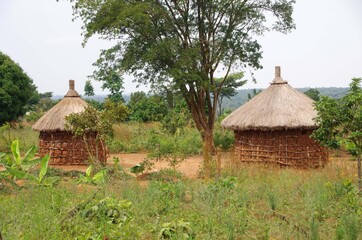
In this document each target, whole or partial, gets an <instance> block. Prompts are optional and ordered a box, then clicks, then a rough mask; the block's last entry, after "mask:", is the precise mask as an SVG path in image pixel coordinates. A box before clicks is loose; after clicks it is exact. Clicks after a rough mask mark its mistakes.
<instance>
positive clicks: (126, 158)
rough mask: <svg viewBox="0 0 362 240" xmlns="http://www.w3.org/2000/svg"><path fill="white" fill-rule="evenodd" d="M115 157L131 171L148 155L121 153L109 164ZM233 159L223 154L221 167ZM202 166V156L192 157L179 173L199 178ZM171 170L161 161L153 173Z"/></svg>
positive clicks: (228, 154)
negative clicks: (166, 169)
mask: <svg viewBox="0 0 362 240" xmlns="http://www.w3.org/2000/svg"><path fill="white" fill-rule="evenodd" d="M113 157H118V158H119V160H120V164H121V166H122V167H124V168H125V169H129V168H131V167H133V166H134V165H136V164H137V163H140V162H142V161H143V160H144V159H145V158H146V157H147V154H146V153H120V154H111V155H110V157H109V158H108V161H107V164H108V165H111V164H113V161H112V159H113ZM230 158H231V153H222V154H221V155H220V159H221V166H224V165H225V164H226V162H227V161H228V160H229V159H230ZM201 165H202V156H192V157H189V158H187V159H185V161H183V162H182V163H181V165H180V166H179V167H178V168H177V170H178V171H180V172H182V173H183V174H184V175H185V176H186V177H187V178H197V177H198V171H199V169H200V166H201ZM51 167H56V168H61V169H63V170H79V171H85V170H86V169H87V167H88V166H74V165H73V166H63V165H62V166H60V165H52V166H51ZM164 168H170V166H169V165H168V162H166V161H159V162H155V165H154V168H153V170H151V172H153V171H158V170H160V169H164Z"/></svg>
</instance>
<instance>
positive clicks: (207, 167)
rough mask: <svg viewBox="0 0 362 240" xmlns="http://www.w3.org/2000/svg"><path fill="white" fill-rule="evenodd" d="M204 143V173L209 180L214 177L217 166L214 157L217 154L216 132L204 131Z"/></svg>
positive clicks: (202, 135)
mask: <svg viewBox="0 0 362 240" xmlns="http://www.w3.org/2000/svg"><path fill="white" fill-rule="evenodd" d="M201 137H202V142H203V158H204V171H205V177H206V178H209V177H211V176H212V175H213V173H214V170H215V168H216V165H215V164H214V159H213V155H215V154H216V149H215V144H214V132H213V130H210V131H207V132H206V131H204V132H202V133H201Z"/></svg>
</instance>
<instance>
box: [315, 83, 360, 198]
mask: <svg viewBox="0 0 362 240" xmlns="http://www.w3.org/2000/svg"><path fill="white" fill-rule="evenodd" d="M361 81H362V78H353V79H352V82H351V84H350V89H349V91H348V94H347V95H346V96H344V97H343V98H341V99H332V98H329V97H325V96H322V98H321V99H320V100H319V101H318V102H316V109H317V111H318V115H317V118H316V122H317V124H318V126H319V127H318V129H316V130H315V131H314V132H313V135H312V137H313V138H314V139H316V140H317V141H319V142H320V143H321V144H322V145H324V146H327V147H330V148H333V149H338V148H341V147H343V148H344V149H346V150H347V151H348V152H349V153H351V154H352V156H353V157H355V158H356V159H357V169H358V188H359V191H361V190H362V168H361V156H362V104H361V103H362V88H361Z"/></svg>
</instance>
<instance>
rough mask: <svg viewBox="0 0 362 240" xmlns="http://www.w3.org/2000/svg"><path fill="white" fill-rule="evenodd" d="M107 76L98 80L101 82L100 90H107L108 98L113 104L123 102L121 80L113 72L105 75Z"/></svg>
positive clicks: (120, 77)
mask: <svg viewBox="0 0 362 240" xmlns="http://www.w3.org/2000/svg"><path fill="white" fill-rule="evenodd" d="M106 74H107V75H105V76H103V78H100V79H101V81H103V85H102V89H103V90H104V89H108V90H109V91H110V92H111V93H110V94H109V95H108V98H109V99H110V100H112V101H113V102H125V101H124V98H123V96H122V92H123V91H122V90H123V78H122V76H120V75H119V74H117V73H115V72H114V71H112V72H110V73H108V72H107V73H106Z"/></svg>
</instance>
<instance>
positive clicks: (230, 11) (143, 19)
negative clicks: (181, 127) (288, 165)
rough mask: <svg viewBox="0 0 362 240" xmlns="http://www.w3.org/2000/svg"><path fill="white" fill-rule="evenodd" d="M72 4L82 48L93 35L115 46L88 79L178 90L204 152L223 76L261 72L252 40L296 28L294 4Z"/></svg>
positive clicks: (219, 0) (227, 0)
mask: <svg viewBox="0 0 362 240" xmlns="http://www.w3.org/2000/svg"><path fill="white" fill-rule="evenodd" d="M72 2H73V3H74V5H73V9H74V16H75V17H76V18H80V19H81V20H82V22H83V23H84V25H83V30H84V32H83V35H84V36H85V39H84V43H86V42H87V40H88V39H89V38H90V37H92V36H93V35H98V36H101V37H102V38H104V39H109V40H113V41H115V42H116V44H115V45H114V46H113V47H112V48H110V49H107V50H104V51H102V53H101V55H100V58H99V59H98V61H97V62H96V63H95V65H96V66H97V67H98V70H97V71H96V72H95V73H94V78H95V79H98V80H101V81H105V82H109V79H113V78H111V76H113V74H116V75H123V74H124V73H130V74H132V75H133V76H134V77H135V80H136V81H137V82H139V83H146V84H148V85H151V87H154V88H157V86H167V87H169V88H173V89H177V90H178V91H180V93H181V95H182V96H183V98H184V99H185V101H186V103H187V106H188V108H189V110H190V112H191V115H192V118H193V120H194V122H195V125H196V128H197V129H198V130H199V132H200V134H201V137H202V139H203V141H204V143H205V144H204V145H205V152H206V153H210V152H214V149H215V147H214V145H213V131H214V123H215V118H216V111H217V108H218V105H217V102H218V99H219V95H220V94H221V90H222V89H223V87H224V84H225V82H226V80H227V79H228V76H229V74H231V73H233V72H240V70H241V69H242V68H245V67H247V66H250V67H251V68H254V69H258V68H261V65H260V59H261V46H260V44H259V43H258V42H257V41H256V39H255V36H257V35H261V34H263V33H265V32H267V31H269V30H276V31H280V32H283V33H286V32H288V31H290V30H291V29H293V28H294V27H295V25H294V22H293V19H292V12H293V4H294V3H295V1H294V0H271V1H265V0H256V1H247V0H242V1H235V0H213V1H201V0H180V1H174V0H144V1H139V0H131V1H129V0H74V1H72ZM219 74H222V80H221V81H216V79H215V78H216V75H219ZM112 81H113V80H112ZM119 81H120V82H121V81H122V79H121V78H120V79H119Z"/></svg>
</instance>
